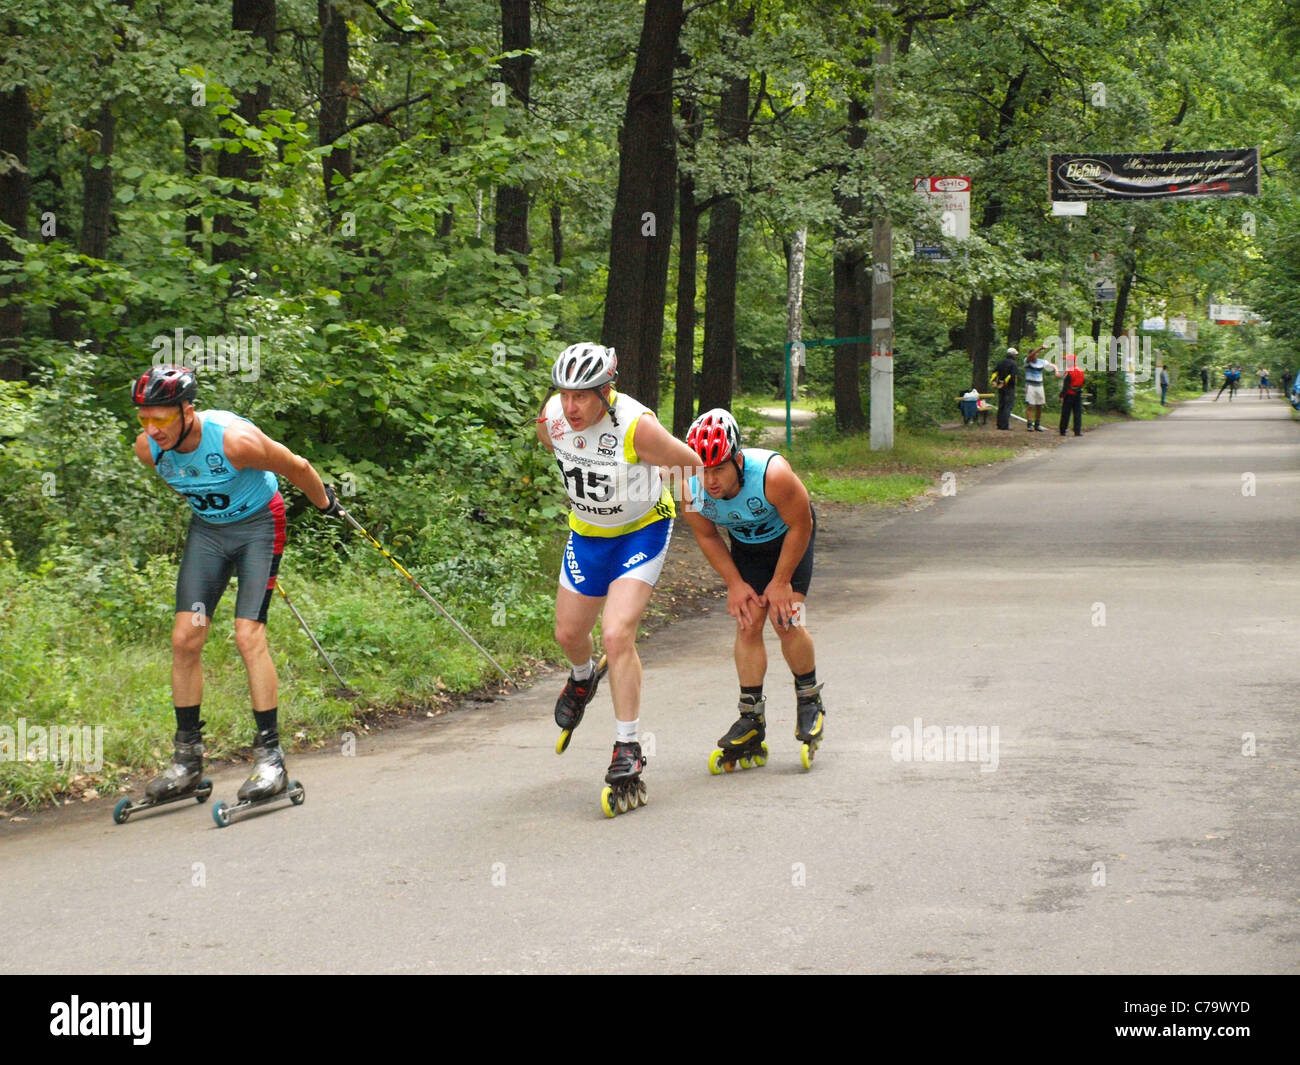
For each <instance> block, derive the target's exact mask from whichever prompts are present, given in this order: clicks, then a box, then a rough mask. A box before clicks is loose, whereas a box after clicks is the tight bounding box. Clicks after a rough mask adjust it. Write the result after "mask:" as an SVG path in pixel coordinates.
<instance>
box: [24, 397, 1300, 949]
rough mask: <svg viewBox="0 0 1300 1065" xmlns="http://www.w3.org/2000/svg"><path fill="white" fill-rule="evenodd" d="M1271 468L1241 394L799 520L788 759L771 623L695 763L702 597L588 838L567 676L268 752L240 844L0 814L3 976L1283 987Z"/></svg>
mask: <svg viewBox="0 0 1300 1065" xmlns="http://www.w3.org/2000/svg"><path fill="white" fill-rule="evenodd" d="M1298 457H1300V426H1298V425H1297V424H1295V423H1294V422H1293V421H1292V419H1291V416H1290V412H1289V409H1288V408H1287V407H1286V406H1285V405H1284V404H1282V403H1278V402H1260V401H1257V400H1256V399H1255V398H1254V397H1253V396H1249V397H1247V396H1246V394H1245V393H1243V398H1242V399H1239V400H1238V401H1237V402H1234V403H1232V404H1229V403H1227V402H1226V400H1225V401H1222V402H1220V403H1217V404H1213V403H1209V402H1207V401H1204V400H1202V401H1197V402H1193V403H1189V404H1187V405H1185V406H1184V407H1182V408H1181V409H1179V410H1178V411H1177V412H1175V413H1174V414H1173V415H1172V416H1170V417H1169V418H1168V419H1165V420H1163V421H1160V422H1146V423H1132V424H1126V425H1118V426H1111V427H1108V428H1105V429H1103V430H1101V431H1098V432H1094V433H1089V434H1088V435H1086V436H1085V437H1084V438H1083V439H1081V440H1075V439H1073V438H1070V439H1068V440H1067V441H1065V442H1064V444H1063V445H1062V446H1061V447H1060V448H1057V449H1052V450H1043V451H1036V452H1034V453H1033V454H1031V455H1027V456H1022V457H1021V458H1020V459H1018V460H1017V461H1015V462H1012V463H1009V464H1006V465H1005V466H1002V467H1000V468H997V469H996V470H993V471H989V472H988V473H987V475H986V476H984V477H982V478H979V479H975V480H967V479H966V478H965V476H964V475H958V476H957V478H956V479H955V481H951V482H949V484H950V486H951V487H952V488H954V489H955V493H954V494H952V495H945V496H936V497H935V499H934V500H933V502H932V504H931V505H929V506H926V507H922V508H913V509H907V510H902V511H892V512H888V513H875V514H871V515H867V516H864V517H861V518H852V519H851V518H847V517H844V516H840V517H839V518H838V519H837V520H836V521H833V522H831V521H828V522H826V523H824V525H823V528H822V530H821V532H820V533H819V538H818V550H819V554H818V558H817V570H816V575H815V578H814V584H813V592H812V599H811V601H810V604H809V616H808V620H809V625H810V630H811V632H812V633H813V635H814V638H815V639H816V641H817V648H818V665H819V676H820V678H821V679H823V680H824V681H825V684H826V687H825V692H824V697H825V699H826V703H827V708H828V716H827V740H826V743H825V745H824V746H823V747H822V749H821V752H820V753H819V755H818V757H817V760H816V763H815V765H814V768H813V770H812V771H811V772H804V771H803V770H802V769H801V768H800V766H799V761H798V748H797V745H796V743H795V741H794V739H793V736H792V730H793V697H792V694H791V687H790V683H789V679H788V673H787V672H786V670H785V667H784V665H783V663H781V661H780V658H779V652H778V651H777V649H776V643H775V639H774V638H770V639H769V653H770V656H771V660H772V668H771V671H770V674H769V684H768V694H769V713H768V720H769V738H770V741H771V745H772V748H773V757H772V760H771V761H770V762H769V763H768V765H767V766H766V767H765V768H762V769H757V770H751V771H748V772H743V773H737V774H733V775H729V776H721V777H713V776H710V775H709V773H708V771H707V768H706V761H707V758H708V754H709V752H710V750H711V749H712V748H713V746H714V743H715V740H716V738H717V737H718V736H719V735H721V733H722V732H723V731H724V730H725V729H726V728H727V726H728V725H729V724H730V722H731V720H732V719H733V716H734V713H733V712H734V704H735V697H736V690H735V679H734V671H733V667H732V664H731V660H730V644H731V624H732V623H731V621H730V619H728V618H727V617H726V616H725V614H723V613H721V611H720V610H714V611H713V613H711V614H710V615H708V616H704V617H699V618H693V619H690V620H686V621H682V622H679V623H677V624H675V625H673V626H672V627H671V628H670V629H668V630H665V631H662V632H660V633H658V634H657V635H655V636H654V637H652V638H651V639H649V640H646V641H643V644H642V657H643V661H644V663H645V699H644V705H643V708H642V728H643V732H648V733H649V734H650V735H647V736H645V739H646V743H647V747H648V748H650V749H651V753H652V757H651V760H650V765H649V768H648V770H647V772H646V777H645V779H646V781H647V785H648V788H649V793H650V805H648V806H647V807H645V808H644V809H641V810H637V811H635V812H633V813H631V814H628V815H625V816H620V817H618V818H616V819H614V820H607V819H606V818H605V817H603V816H602V814H601V812H600V809H599V806H598V796H599V792H600V788H601V786H602V777H603V774H604V771H605V768H606V765H607V763H608V758H609V750H610V746H611V744H612V741H613V732H614V730H613V722H612V712H611V708H610V703H609V699H608V694H607V693H605V692H602V693H601V694H600V695H598V697H597V700H596V702H595V703H594V704H593V706H592V707H591V708H590V709H589V711H588V716H587V719H586V721H585V722H584V723H583V726H582V728H581V729H580V730H579V731H578V733H577V735H576V736H575V738H574V741H573V744H572V746H571V747H570V749H569V751H568V752H567V753H566V754H565V755H563V756H560V757H557V756H556V755H555V753H554V751H553V744H554V740H555V727H554V725H553V723H552V721H551V710H552V707H553V705H554V700H555V696H556V692H557V690H558V687H559V685H560V683H561V680H560V676H559V674H556V675H554V676H552V677H551V678H549V679H547V680H544V681H543V682H542V683H541V684H539V685H538V686H537V687H535V688H534V689H532V690H531V691H526V692H522V693H520V694H516V695H512V696H510V697H508V698H503V699H499V700H497V701H495V702H493V703H491V704H483V705H479V706H477V707H473V708H470V709H469V710H467V711H466V712H460V713H456V714H453V715H449V716H447V717H444V718H440V719H437V720H434V721H430V722H427V723H424V724H417V725H412V726H410V727H405V728H401V729H398V730H395V731H391V732H385V733H383V734H381V735H380V736H379V737H378V738H377V739H375V740H368V739H363V740H360V741H358V744H357V748H356V754H355V755H354V756H345V755H343V754H342V753H340V751H339V750H337V749H336V750H334V751H332V752H329V753H317V754H312V755H301V756H296V757H292V758H291V760H290V769H291V771H292V773H293V775H294V776H296V777H298V778H300V779H301V780H302V781H303V782H304V783H305V784H306V786H307V801H306V803H305V805H303V806H301V807H297V808H292V807H284V808H281V809H275V810H273V811H272V812H269V813H264V814H262V815H260V816H253V817H250V818H248V819H246V820H244V821H242V822H237V823H236V824H235V825H233V826H232V827H230V828H226V829H218V828H217V827H216V826H215V825H214V824H213V822H212V820H211V817H210V815H209V808H208V806H203V807H199V806H196V805H192V804H188V803H187V804H184V805H178V806H175V807H171V808H169V809H168V810H165V811H161V812H158V813H155V814H153V815H145V816H142V817H139V818H138V819H133V820H132V821H131V822H130V823H129V824H127V825H124V826H117V825H114V824H113V823H112V822H111V820H110V816H109V812H110V807H111V804H110V803H100V804H94V805H91V806H88V807H78V808H75V809H72V808H67V809H64V810H59V811H53V812H51V813H47V814H44V815H38V816H35V817H32V818H31V819H29V820H27V821H24V822H20V823H13V822H8V823H0V883H2V884H3V885H4V890H3V891H0V920H3V924H4V927H5V929H6V931H7V935H6V947H5V950H4V951H3V952H2V953H0V970H2V971H5V972H42V973H72V972H127V973H145V972H173V973H184V972H218V973H247V972H253V971H267V970H268V969H275V970H278V971H301V972H349V973H357V972H364V973H369V972H446V971H454V972H493V973H495V972H570V971H576V972H679V971H685V972H787V971H818V972H822V971H832V972H844V971H868V972H905V973H914V972H1034V973H1062V972H1084V973H1113V972H1152V973H1219V972H1222V973H1245V972H1270V973H1275V972H1290V973H1294V972H1297V971H1300V906H1298V904H1300V875H1298V874H1300V818H1298V817H1297V813H1298V812H1300V809H1298V807H1300V802H1298V800H1300V757H1297V743H1296V708H1297V701H1298V699H1297V692H1298V685H1300V676H1298V673H1300V670H1298V668H1297V662H1298V661H1300V659H1297V649H1300V640H1298V639H1297V636H1298V635H1300V632H1298V625H1297V610H1296V603H1297V601H1300V566H1298V565H1297V563H1298V562H1300V538H1298V537H1297V529H1298V528H1300V463H1298V462H1297V458H1298ZM678 536H679V543H678V547H681V548H688V549H690V550H694V547H693V545H692V544H690V543H689V536H688V535H687V534H686V533H685V530H679V532H678ZM433 624H440V623H435V622H431V625H433ZM438 631H439V638H441V630H438ZM446 638H451V637H446ZM917 719H920V733H919V735H918V736H917V742H916V744H915V746H914V745H913V740H912V736H913V733H914V732H916V731H917ZM930 726H940V727H941V728H942V729H944V730H945V732H944V733H943V737H944V739H945V740H946V739H947V732H946V730H947V729H949V728H950V727H951V728H952V729H953V730H954V731H953V740H954V742H953V744H952V746H951V749H949V750H945V749H944V745H943V743H940V744H938V745H936V744H934V743H933V742H931V744H930V747H929V749H928V751H927V747H926V745H925V741H926V738H927V734H926V732H925V729H926V728H928V727H930ZM968 727H974V729H975V730H980V729H982V730H984V731H983V739H984V745H983V747H982V748H981V747H979V746H978V745H976V746H975V747H974V749H971V750H967V749H964V746H963V745H958V744H957V743H956V742H955V741H956V739H957V738H958V733H957V732H956V729H958V728H960V729H966V728H968ZM994 730H996V733H995V732H994ZM978 734H979V733H978V731H977V732H976V733H974V735H978ZM966 735H967V734H966V733H965V732H963V733H961V737H962V738H963V739H964V738H965V737H966ZM1252 751H1253V753H1251V752H1252ZM927 753H928V754H929V755H933V756H937V758H926V757H925V756H926V755H927ZM906 755H912V756H914V757H913V758H912V759H911V760H908V759H907V758H906V757H905V756H906ZM918 755H919V756H921V757H920V758H919V759H918V758H916V757H915V756H918ZM981 755H982V756H983V761H982V762H980V761H978V760H972V759H977V758H978V757H979V756H981ZM241 776H242V774H241V773H239V772H237V771H236V770H234V769H228V770H223V771H221V772H220V773H218V774H216V775H215V780H216V785H217V787H216V797H225V798H227V799H229V798H230V797H231V796H232V795H233V792H234V791H235V789H236V788H237V786H238V783H239V781H240V779H241Z"/></svg>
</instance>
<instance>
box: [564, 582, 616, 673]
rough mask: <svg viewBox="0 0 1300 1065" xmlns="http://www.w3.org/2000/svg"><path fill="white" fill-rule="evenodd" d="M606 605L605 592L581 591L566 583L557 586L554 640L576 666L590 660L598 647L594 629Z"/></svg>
mask: <svg viewBox="0 0 1300 1065" xmlns="http://www.w3.org/2000/svg"><path fill="white" fill-rule="evenodd" d="M604 605H605V596H603V595H602V596H591V595H579V594H578V593H577V592H574V591H570V590H569V589H568V588H565V587H564V586H563V585H561V586H560V587H559V588H558V589H557V590H556V593H555V642H556V643H558V644H559V645H560V650H562V651H563V652H564V656H565V657H566V658H567V659H568V660H569V661H570V662H571V663H573V664H574V665H575V666H584V665H586V664H587V662H589V661H590V660H591V657H592V654H593V652H594V651H595V649H596V644H595V641H594V640H593V639H592V638H591V630H592V629H593V628H594V627H595V625H596V619H597V618H598V617H600V608H601V607H602V606H604ZM607 653H608V651H607Z"/></svg>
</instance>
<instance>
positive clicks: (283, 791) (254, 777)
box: [212, 732, 307, 828]
mask: <svg viewBox="0 0 1300 1065" xmlns="http://www.w3.org/2000/svg"><path fill="white" fill-rule="evenodd" d="M253 758H254V761H253V772H252V774H251V775H250V776H249V778H248V779H247V780H245V781H244V783H243V784H241V785H240V786H239V794H238V796H237V799H238V801H237V802H236V803H235V805H234V806H227V805H226V804H225V803H224V802H219V803H217V804H216V805H215V806H214V807H212V820H214V821H215V822H216V823H217V827H218V828H225V827H226V826H227V825H229V824H230V822H231V820H233V818H234V817H235V816H236V815H237V814H242V813H244V812H246V811H248V810H253V809H256V808H257V807H259V806H265V805H267V804H268V803H272V802H278V801H279V800H280V799H288V800H289V801H290V802H291V803H293V804H294V806H301V805H302V803H303V800H304V799H306V798H307V790H306V789H305V788H304V787H303V786H302V785H301V784H300V783H298V781H296V780H290V779H289V774H288V773H287V772H286V771H285V768H284V750H283V749H282V748H281V747H280V738H279V736H278V735H276V734H275V733H271V732H259V733H258V734H257V740H256V741H255V743H254V746H253Z"/></svg>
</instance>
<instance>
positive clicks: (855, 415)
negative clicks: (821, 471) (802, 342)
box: [831, 60, 871, 433]
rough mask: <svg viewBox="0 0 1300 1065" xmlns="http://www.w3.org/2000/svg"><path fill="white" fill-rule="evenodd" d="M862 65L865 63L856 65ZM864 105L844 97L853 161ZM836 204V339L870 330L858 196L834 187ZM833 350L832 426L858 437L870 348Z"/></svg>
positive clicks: (862, 139)
mask: <svg viewBox="0 0 1300 1065" xmlns="http://www.w3.org/2000/svg"><path fill="white" fill-rule="evenodd" d="M858 65H860V66H866V65H868V64H867V61H865V60H863V61H860V62H859V64H858ZM866 118H867V108H866V105H865V104H864V103H863V102H862V101H861V100H858V99H856V98H850V99H849V128H848V133H847V134H846V138H845V139H846V143H847V145H848V149H849V153H848V154H849V157H850V158H857V157H859V156H860V154H861V152H862V146H863V145H864V144H865V143H866V139H867V132H866V127H865V125H864V123H865V122H866ZM847 173H848V168H847V165H846V166H843V167H841V170H840V174H841V180H843V178H844V177H846V176H847ZM835 204H836V207H837V208H838V209H839V220H838V221H837V222H836V225H835V258H834V264H833V268H832V270H833V278H834V292H835V335H836V336H837V337H855V336H865V335H866V334H867V333H869V332H871V311H870V291H871V288H870V285H871V282H870V278H869V276H868V270H869V269H870V261H869V258H868V255H867V249H866V244H865V242H864V241H863V238H862V232H861V230H862V197H861V196H859V195H858V193H857V191H856V189H854V190H853V191H850V192H847V193H846V192H844V191H843V190H842V189H841V188H840V186H839V185H837V186H836V189H835ZM831 350H832V351H834V353H835V354H834V362H835V385H834V392H835V426H836V428H838V429H839V430H840V432H842V433H860V432H862V431H863V430H864V429H865V428H866V427H867V421H866V418H865V417H864V416H863V413H862V374H861V367H862V360H863V358H864V356H865V355H866V353H867V351H868V350H869V349H867V348H866V345H864V344H838V345H836V346H835V347H834V348H832V349H831Z"/></svg>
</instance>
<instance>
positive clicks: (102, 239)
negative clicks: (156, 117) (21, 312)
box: [50, 100, 117, 351]
mask: <svg viewBox="0 0 1300 1065" xmlns="http://www.w3.org/2000/svg"><path fill="white" fill-rule="evenodd" d="M86 126H87V127H88V129H89V131H90V132H91V133H93V134H94V135H95V136H96V138H97V142H96V145H95V148H94V150H93V151H90V152H87V154H86V161H85V163H83V164H82V167H81V232H80V234H79V235H78V238H77V250H78V251H79V252H81V254H82V255H89V256H90V257H92V258H95V259H106V258H108V238H109V231H110V229H111V228H112V220H113V167H112V159H113V141H114V138H115V135H116V132H117V116H116V115H114V114H113V104H112V101H108V100H106V101H105V102H104V103H103V104H101V105H100V108H99V111H98V113H97V114H95V115H93V116H91V117H90V118H89V119H88V120H87V121H86ZM96 163H98V164H99V165H98V166H96V165H95V164H96ZM96 295H98V292H97V293H96ZM50 332H51V333H53V334H54V338H55V339H56V340H62V341H65V342H67V343H72V342H74V341H78V340H83V339H85V338H86V332H87V331H86V326H85V322H84V320H83V319H82V316H81V315H80V314H79V313H78V312H77V309H76V305H75V304H72V303H68V302H62V303H60V304H58V305H57V306H56V307H53V308H51V310H50ZM102 346H103V345H102V344H101V342H99V341H98V340H96V341H95V344H94V346H93V350H95V351H100V350H101V349H102Z"/></svg>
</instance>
